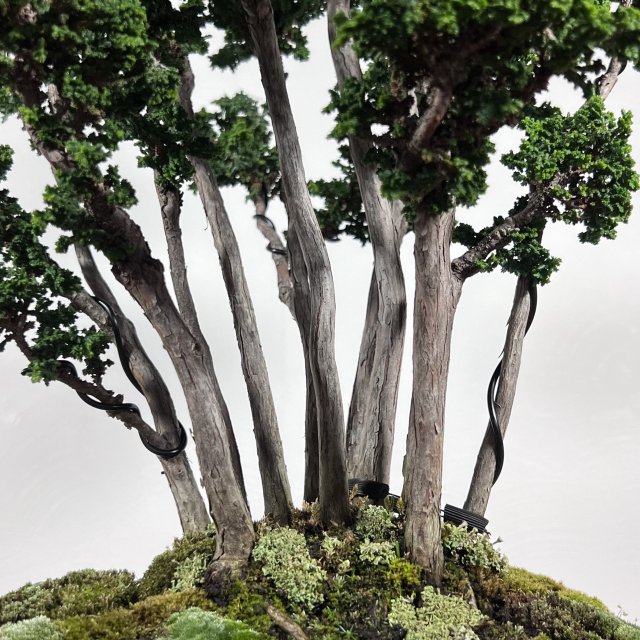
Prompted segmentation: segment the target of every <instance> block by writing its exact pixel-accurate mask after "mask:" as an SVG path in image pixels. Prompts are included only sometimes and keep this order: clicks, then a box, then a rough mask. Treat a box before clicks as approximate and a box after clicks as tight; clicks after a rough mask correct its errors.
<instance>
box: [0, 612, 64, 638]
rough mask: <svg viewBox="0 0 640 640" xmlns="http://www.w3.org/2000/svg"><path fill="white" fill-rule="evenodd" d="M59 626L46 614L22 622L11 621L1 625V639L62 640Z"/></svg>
mask: <svg viewBox="0 0 640 640" xmlns="http://www.w3.org/2000/svg"><path fill="white" fill-rule="evenodd" d="M61 639H62V636H61V635H60V632H59V631H58V629H57V627H56V626H55V624H54V623H53V622H51V620H49V618H47V617H46V616H38V617H36V618H31V619H29V620H23V621H21V622H9V623H8V624H5V625H2V626H1V627H0V640H61Z"/></svg>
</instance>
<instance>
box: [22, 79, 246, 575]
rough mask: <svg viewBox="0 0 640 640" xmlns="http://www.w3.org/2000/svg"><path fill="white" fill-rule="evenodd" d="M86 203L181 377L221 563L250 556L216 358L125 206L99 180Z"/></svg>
mask: <svg viewBox="0 0 640 640" xmlns="http://www.w3.org/2000/svg"><path fill="white" fill-rule="evenodd" d="M23 80H25V82H24V84H22V82H21V81H23ZM19 81H20V85H19V88H20V91H21V94H22V97H23V99H24V101H25V103H26V104H27V105H32V104H34V103H35V104H37V103H38V100H39V89H38V87H37V86H35V85H34V84H33V83H32V82H31V81H30V80H28V79H25V78H20V79H19ZM25 128H26V130H27V132H28V133H29V135H30V137H31V140H32V141H33V144H34V146H35V147H36V148H37V149H38V151H39V152H40V154H41V155H42V156H43V157H44V158H45V159H46V160H47V161H48V162H49V164H50V165H51V167H52V169H54V170H56V171H62V172H67V171H70V170H72V165H71V163H70V161H69V159H68V157H67V156H66V153H65V152H64V150H63V149H60V148H52V147H50V146H48V145H46V144H44V143H43V142H42V141H41V140H39V139H38V136H37V134H36V133H35V131H34V130H33V128H31V127H30V126H29V125H27V124H25ZM86 206H87V208H88V210H89V212H90V214H91V215H92V216H93V218H94V221H95V224H96V225H97V227H98V228H100V229H101V230H102V231H103V232H104V233H105V238H107V239H108V240H109V242H110V244H111V246H114V247H118V248H119V249H120V250H121V251H122V253H123V255H124V257H123V258H122V260H121V261H119V262H115V263H113V265H112V272H113V274H114V276H115V277H116V279H117V280H118V281H119V282H120V283H121V284H122V285H123V286H124V287H125V288H126V290H127V291H128V292H129V294H130V295H131V296H132V297H133V299H134V300H135V301H136V302H137V303H138V304H139V305H140V307H141V308H142V309H143V311H144V313H145V315H146V317H147V318H148V320H149V321H150V323H151V325H152V326H153V328H154V329H155V331H156V332H157V334H158V335H159V337H160V339H161V341H162V344H163V346H164V348H165V350H166V351H167V353H168V354H169V357H170V358H171V361H172V363H173V366H174V368H175V370H176V373H177V375H178V378H179V380H180V384H181V387H182V389H183V392H184V394H185V398H186V401H187V406H188V408H189V415H190V417H191V424H192V427H193V434H194V439H195V442H196V451H197V453H198V459H199V461H200V470H201V472H202V480H203V485H204V489H205V492H206V494H207V497H208V499H209V508H210V513H211V516H212V518H213V521H214V524H215V526H216V529H217V538H216V540H217V542H216V544H217V549H216V554H215V559H216V560H220V563H219V564H220V566H221V567H225V566H228V565H234V564H236V563H237V562H243V561H246V559H247V558H248V556H249V553H250V552H251V547H252V545H253V541H254V537H255V536H254V530H253V523H252V521H251V514H250V512H249V505H248V503H247V498H246V492H245V489H244V481H243V478H242V470H241V467H240V458H239V455H238V448H237V444H236V442H235V437H234V434H233V430H232V427H231V422H230V420H229V414H228V411H227V408H226V404H225V402H224V398H223V397H222V394H221V392H220V388H219V385H218V381H217V378H216V376H215V372H214V371H213V366H212V363H211V362H210V360H209V359H208V358H207V355H206V353H204V352H203V351H202V347H201V345H200V344H199V343H198V341H197V340H196V339H195V338H194V337H193V335H192V334H191V332H190V331H189V328H188V327H187V326H186V324H185V323H184V321H183V319H182V317H181V315H180V313H179V312H178V310H177V309H176V307H175V305H174V303H173V300H172V299H171V296H170V294H169V291H168V289H167V287H166V283H165V279H164V273H163V267H162V264H161V263H160V262H159V261H158V260H156V259H155V258H153V257H152V256H151V251H150V249H149V246H148V244H147V242H146V240H145V238H144V236H143V234H142V231H141V230H140V227H139V226H138V225H137V224H136V223H135V222H134V221H133V220H132V219H131V218H130V216H129V215H128V214H127V212H126V211H124V210H123V209H121V208H119V207H114V206H113V205H112V204H110V202H109V198H108V193H107V192H106V191H105V189H104V187H103V186H102V184H101V183H99V182H95V183H94V184H92V185H91V186H90V188H89V189H88V193H87V199H86Z"/></svg>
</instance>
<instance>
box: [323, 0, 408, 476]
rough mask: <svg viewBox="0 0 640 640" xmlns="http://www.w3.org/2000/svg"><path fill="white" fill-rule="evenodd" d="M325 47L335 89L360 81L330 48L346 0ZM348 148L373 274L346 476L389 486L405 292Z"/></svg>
mask: <svg viewBox="0 0 640 640" xmlns="http://www.w3.org/2000/svg"><path fill="white" fill-rule="evenodd" d="M327 9H328V10H327V16H328V23H329V41H330V43H331V45H332V46H331V55H332V58H333V64H334V68H335V70H336V76H337V78H338V86H339V87H341V86H342V85H343V84H344V82H345V81H346V80H348V79H349V78H358V79H360V78H361V77H362V73H361V70H360V63H359V60H358V56H357V55H356V53H355V51H354V49H353V47H352V46H351V44H350V43H345V44H343V45H342V46H341V47H339V48H338V47H335V46H333V43H334V42H335V38H336V28H335V22H334V19H335V16H336V15H337V14H338V13H343V14H345V15H349V10H350V0H329V2H328V5H327ZM349 147H350V150H351V157H352V159H353V162H354V165H355V170H356V176H357V179H358V185H359V187H360V194H361V196H362V201H363V204H364V209H365V214H366V218H367V226H368V228H369V236H370V239H371V245H372V247H373V259H374V263H373V265H374V266H373V274H372V277H371V286H370V289H369V299H368V304H367V314H366V319H365V326H364V331H363V334H362V341H361V343H360V353H359V355H358V368H357V371H356V378H355V383H354V386H353V394H352V396H351V405H350V408H349V417H348V420H347V467H348V471H349V476H350V477H354V478H365V479H371V480H377V481H379V482H385V483H388V482H389V472H390V468H391V454H392V451H393V436H394V430H395V418H396V409H397V405H398V387H399V384H400V367H401V364H402V351H403V347H404V333H405V325H406V308H407V301H406V292H405V285H404V275H403V273H402V265H401V263H400V244H401V242H402V237H403V234H402V233H399V232H398V229H397V228H396V224H395V223H394V214H395V215H400V216H401V215H402V213H401V212H400V213H399V214H398V212H397V210H396V209H395V208H394V206H393V203H392V202H391V201H389V200H387V199H386V198H384V197H383V196H382V192H381V185H380V180H379V178H378V176H377V174H376V167H375V166H374V165H372V164H370V163H368V162H367V161H366V156H367V153H368V151H369V145H368V144H367V143H365V142H363V141H362V140H360V139H358V138H356V137H354V136H351V137H350V138H349Z"/></svg>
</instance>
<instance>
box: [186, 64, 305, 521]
mask: <svg viewBox="0 0 640 640" xmlns="http://www.w3.org/2000/svg"><path fill="white" fill-rule="evenodd" d="M182 64H183V72H182V87H181V91H180V103H181V105H182V108H183V109H184V110H185V112H186V113H187V115H188V116H189V117H193V115H194V114H193V107H192V105H191V92H192V90H193V84H194V79H193V73H192V71H191V67H190V65H189V60H188V59H187V58H186V56H185V57H184V58H183V60H182ZM189 160H190V161H191V164H192V165H193V168H194V171H195V183H196V187H197V189H198V193H199V194H200V199H201V200H202V205H203V207H204V211H205V214H206V216H207V220H208V221H209V228H210V229H211V234H212V236H213V242H214V245H215V247H216V251H217V253H218V258H219V260H220V266H221V269H222V277H223V279H224V283H225V287H226V290H227V295H228V297H229V303H230V306H231V313H232V316H233V326H234V328H235V331H236V338H237V340H238V347H239V349H240V359H241V365H242V373H243V374H244V380H245V384H246V386H247V394H248V396H249V404H250V406H251V415H252V417H253V432H254V435H255V439H256V447H257V453H258V466H259V468H260V476H261V479H262V493H263V497H264V509H265V513H266V514H268V515H270V516H272V517H273V518H274V519H275V520H276V521H277V522H279V523H281V524H287V523H288V522H289V520H290V517H291V509H292V508H293V503H292V500H291V489H290V487H289V479H288V477H287V468H286V465H285V460H284V450H283V448H282V440H281V438H280V430H279V428H278V419H277V416H276V409H275V404H274V402H273V396H272V394H271V383H270V382H269V373H268V370H267V363H266V362H265V359H264V354H263V352H262V345H261V344H260V336H259V334H258V325H257V322H256V317H255V312H254V310H253V303H252V301H251V294H250V293H249V287H248V285H247V281H246V278H245V275H244V268H243V266H242V259H241V257H240V249H239V248H238V242H237V240H236V236H235V233H234V231H233V227H232V226H231V222H230V220H229V216H228V215H227V211H226V209H225V206H224V201H223V199H222V195H221V194H220V190H219V188H218V184H217V182H216V178H215V176H214V174H213V171H212V169H211V165H210V164H209V162H207V161H206V160H203V159H202V158H196V157H190V158H189Z"/></svg>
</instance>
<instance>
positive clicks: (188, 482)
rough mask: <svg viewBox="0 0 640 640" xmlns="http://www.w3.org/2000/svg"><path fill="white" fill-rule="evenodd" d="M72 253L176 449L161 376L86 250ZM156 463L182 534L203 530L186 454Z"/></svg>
mask: <svg viewBox="0 0 640 640" xmlns="http://www.w3.org/2000/svg"><path fill="white" fill-rule="evenodd" d="M75 249H76V255H77V257H78V262H79V264H80V268H81V270H82V274H83V276H84V278H85V280H86V281H87V284H88V285H89V288H90V289H91V291H92V292H93V293H94V295H96V296H98V298H100V299H101V300H104V301H105V302H106V303H107V304H108V305H109V306H110V307H111V309H112V310H113V313H114V315H115V316H116V319H117V321H118V327H119V329H120V334H121V337H122V342H123V344H124V346H125V349H126V351H127V353H128V355H129V368H130V369H131V372H132V373H133V375H134V377H135V379H136V380H137V381H138V384H139V385H140V387H141V388H142V393H143V395H144V396H145V399H146V400H147V403H148V405H149V409H150V410H151V415H152V416H153V422H154V425H155V426H156V429H157V430H158V432H159V433H160V434H161V435H163V436H164V437H165V439H166V440H167V442H168V445H167V447H170V446H175V444H176V443H177V442H178V440H179V438H180V430H179V429H178V420H177V417H176V413H175V408H174V406H173V402H172V400H171V395H170V393H169V390H168V389H167V386H166V384H165V382H164V380H163V379H162V376H161V375H160V372H159V371H158V370H157V369H156V367H155V366H154V364H153V362H152V361H151V360H150V358H149V356H148V355H147V353H146V351H145V350H144V348H143V347H142V344H141V343H140V340H139V338H138V334H137V331H136V329H135V326H134V325H133V323H132V322H131V321H130V320H129V319H128V318H127V317H126V316H125V315H124V313H123V312H122V309H121V308H120V305H119V304H118V301H117V300H116V298H115V296H114V295H113V292H112V291H111V289H110V288H109V285H108V284H107V283H106V282H105V280H104V278H103V277H102V275H101V274H100V271H99V270H98V267H97V265H96V263H95V261H94V260H93V256H92V255H91V251H90V250H89V248H88V247H82V246H79V245H76V247H75ZM100 324H101V325H103V326H102V328H103V330H106V331H109V329H110V327H109V326H108V325H104V323H102V322H101V323H100ZM158 460H159V461H160V464H161V465H162V468H163V470H164V473H165V476H166V478H167V481H168V483H169V487H170V489H171V493H172V495H173V499H174V501H175V503H176V508H177V509H178V516H179V518H180V524H181V525H182V530H183V531H184V532H185V533H188V532H190V531H201V530H203V529H205V528H206V527H207V525H209V524H210V522H211V519H210V518H209V515H208V513H207V508H206V507H205V504H204V501H203V499H202V495H201V494H200V490H199V488H198V483H197V481H196V478H195V476H194V474H193V470H192V469H191V465H190V464H189V460H188V459H187V454H186V453H185V452H184V451H183V452H182V453H180V454H179V455H177V456H175V457H174V458H171V459H166V458H162V457H158Z"/></svg>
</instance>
